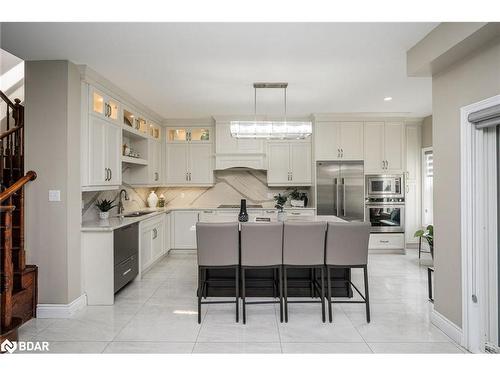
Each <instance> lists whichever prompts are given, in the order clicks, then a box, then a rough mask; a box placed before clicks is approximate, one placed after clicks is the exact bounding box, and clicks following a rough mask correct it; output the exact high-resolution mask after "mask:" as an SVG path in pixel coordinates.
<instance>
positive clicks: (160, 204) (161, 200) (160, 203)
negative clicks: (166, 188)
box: [158, 194, 165, 208]
mask: <svg viewBox="0 0 500 375" xmlns="http://www.w3.org/2000/svg"><path fill="white" fill-rule="evenodd" d="M158 207H162V208H163V207H165V196H164V195H163V194H160V198H159V199H158Z"/></svg>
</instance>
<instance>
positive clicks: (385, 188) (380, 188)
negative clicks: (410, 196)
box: [365, 174, 404, 198]
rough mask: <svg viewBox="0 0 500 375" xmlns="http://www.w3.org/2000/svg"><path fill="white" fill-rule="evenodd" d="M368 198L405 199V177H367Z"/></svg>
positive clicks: (378, 175)
mask: <svg viewBox="0 0 500 375" xmlns="http://www.w3.org/2000/svg"><path fill="white" fill-rule="evenodd" d="M365 189H366V194H365V195H366V197H367V198H404V181H403V175H402V174H401V175H399V174H398V175H380V174H377V175H366V177H365Z"/></svg>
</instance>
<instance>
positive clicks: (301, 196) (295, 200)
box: [290, 188, 307, 207]
mask: <svg viewBox="0 0 500 375" xmlns="http://www.w3.org/2000/svg"><path fill="white" fill-rule="evenodd" d="M306 200H307V196H306V193H301V192H299V191H298V190H297V188H295V189H293V191H292V192H291V193H290V204H291V205H292V207H305V206H306Z"/></svg>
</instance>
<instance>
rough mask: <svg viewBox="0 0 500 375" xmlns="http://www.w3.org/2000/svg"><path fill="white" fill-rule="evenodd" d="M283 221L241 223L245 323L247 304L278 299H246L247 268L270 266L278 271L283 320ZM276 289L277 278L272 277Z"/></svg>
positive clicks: (281, 317)
mask: <svg viewBox="0 0 500 375" xmlns="http://www.w3.org/2000/svg"><path fill="white" fill-rule="evenodd" d="M282 249H283V224H282V223H242V224H241V278H242V282H241V289H242V290H241V298H242V302H243V324H245V323H246V305H251V304H264V303H276V301H254V302H247V301H246V277H245V270H248V269H256V268H259V269H265V268H269V269H272V270H273V275H274V273H275V271H276V270H277V271H278V289H279V301H278V303H279V304H280V319H281V321H283V294H282V287H281V279H282V275H281V261H282V258H283V252H282ZM272 286H273V290H275V287H276V285H275V278H274V276H273V279H272Z"/></svg>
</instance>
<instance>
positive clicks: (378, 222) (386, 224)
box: [365, 198, 405, 233]
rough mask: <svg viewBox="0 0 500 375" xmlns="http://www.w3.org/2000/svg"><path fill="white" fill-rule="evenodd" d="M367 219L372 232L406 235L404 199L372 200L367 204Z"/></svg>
mask: <svg viewBox="0 0 500 375" xmlns="http://www.w3.org/2000/svg"><path fill="white" fill-rule="evenodd" d="M365 218H366V221H369V222H370V223H371V225H372V229H371V232H372V233H378V232H389V233H404V231H405V203H404V199H403V198H372V199H368V200H367V201H366V203H365Z"/></svg>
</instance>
